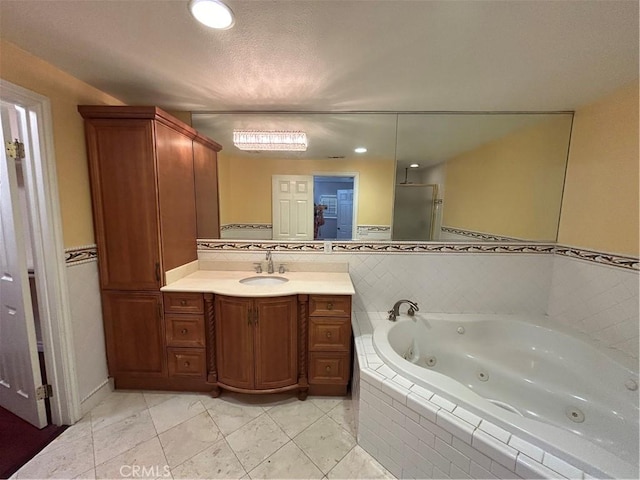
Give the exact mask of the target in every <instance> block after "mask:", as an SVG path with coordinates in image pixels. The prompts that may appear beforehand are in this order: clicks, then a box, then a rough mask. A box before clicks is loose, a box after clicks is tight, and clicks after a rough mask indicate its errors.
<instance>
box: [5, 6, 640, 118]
mask: <svg viewBox="0 0 640 480" xmlns="http://www.w3.org/2000/svg"><path fill="white" fill-rule="evenodd" d="M227 3H228V5H229V6H230V7H231V8H232V9H233V11H234V13H235V16H236V24H235V26H234V27H233V28H232V29H230V30H226V31H215V30H210V29H207V28H206V27H203V26H201V25H199V24H197V23H196V22H195V21H194V20H193V19H192V17H191V15H190V14H189V12H188V10H187V1H186V0H169V1H162V0H128V1H118V0H104V1H77V0H76V1H72V0H47V1H36V0H22V1H8V0H1V1H0V32H1V33H0V35H1V36H2V37H3V38H5V39H7V40H9V41H11V42H13V43H15V44H17V45H19V46H21V47H22V48H24V49H25V50H27V51H30V52H32V53H34V54H35V55H37V56H39V57H41V58H44V59H45V60H47V61H49V62H51V63H53V64H54V65H57V66H58V67H60V68H61V69H63V70H65V71H67V72H69V73H71V74H72V75H74V76H76V77H78V78H80V79H82V80H84V81H86V82H88V83H89V84H92V85H94V86H96V87H98V88H100V89H101V90H104V91H106V92H109V93H111V94H112V95H114V96H116V97H118V98H120V99H121V100H123V101H125V102H127V103H130V104H153V105H160V106H163V107H165V108H169V109H176V110H294V111H309V110H317V111H344V110H387V111H400V110H409V111H416V110H423V111H424V110H428V111H433V110H445V111H460V110H465V111H487V110H488V111H496V110H499V111H506V110H511V111H520V110H535V111H545V110H572V109H575V108H577V107H579V106H581V105H583V104H586V103H588V102H590V101H592V100H594V99H596V98H598V97H600V96H602V95H604V94H606V93H608V92H610V91H612V90H614V89H616V88H618V87H619V86H622V85H624V84H626V83H629V82H631V81H633V80H634V79H635V78H637V77H638V1H637V0H633V1H621V0H613V1H602V0H580V1H569V0H556V1H538V0H533V1H526V0H519V1H517V0H505V1H499V0H498V1H491V0H487V1H475V0H474V1H462V0H460V1H455V0H453V1H452V0H433V1H428V0H425V1H403V0H386V1H379V0H369V1H353V0H340V1H332V0H308V1H291V0H244V1H241V0H228V2H227Z"/></svg>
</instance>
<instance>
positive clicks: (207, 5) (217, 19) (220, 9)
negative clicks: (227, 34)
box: [189, 0, 235, 30]
mask: <svg viewBox="0 0 640 480" xmlns="http://www.w3.org/2000/svg"><path fill="white" fill-rule="evenodd" d="M189 10H191V14H192V15H193V16H194V18H195V19H196V20H198V21H199V22H200V23H202V24H203V25H206V26H207V27H210V28H217V29H219V30H226V29H227V28H231V27H232V26H233V24H234V23H235V21H234V19H233V12H232V11H231V9H230V8H229V7H227V6H226V5H225V4H224V3H222V2H221V1H219V0H191V1H190V2H189Z"/></svg>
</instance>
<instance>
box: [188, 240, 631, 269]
mask: <svg viewBox="0 0 640 480" xmlns="http://www.w3.org/2000/svg"><path fill="white" fill-rule="evenodd" d="M325 243H330V244H331V253H451V254H463V253H481V254H492V253H496V254H510V253H520V254H522V253H527V254H554V253H555V254H557V255H563V256H567V257H571V258H578V259H581V260H586V261H589V262H593V263H597V264H599V265H608V266H611V267H619V268H624V269H627V270H636V271H637V270H640V263H639V259H638V257H631V256H623V255H616V254H611V253H606V252H597V251H594V250H585V249H580V248H575V247H567V246H564V245H557V244H555V243H532V242H517V243H516V242H512V241H509V242H477V243H471V242H391V241H349V242H335V241H330V242H323V241H310V242H299V241H292V242H286V241H277V240H262V241H255V240H233V241H231V240H219V239H200V240H198V250H200V251H220V250H224V251H228V252H232V251H238V252H251V251H264V250H281V251H291V252H305V251H306V252H312V253H313V252H316V253H317V252H324V251H325V250H324V245H325Z"/></svg>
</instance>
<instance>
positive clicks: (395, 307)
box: [387, 300, 420, 322]
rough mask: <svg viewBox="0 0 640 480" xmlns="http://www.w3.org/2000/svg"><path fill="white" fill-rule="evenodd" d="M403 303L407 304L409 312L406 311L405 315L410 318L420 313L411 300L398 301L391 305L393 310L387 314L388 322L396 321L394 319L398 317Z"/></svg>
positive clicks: (416, 305)
mask: <svg viewBox="0 0 640 480" xmlns="http://www.w3.org/2000/svg"><path fill="white" fill-rule="evenodd" d="M403 303H408V304H409V310H407V315H409V316H411V317H413V316H414V315H415V314H416V312H418V311H420V309H419V308H418V304H417V303H416V302H412V301H411V300H398V301H397V302H396V303H395V304H394V305H393V308H392V309H391V310H389V311H388V312H387V313H388V314H389V317H388V318H389V320H391V321H392V322H395V321H396V318H397V317H398V315H400V305H402V304H403Z"/></svg>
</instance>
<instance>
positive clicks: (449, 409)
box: [352, 312, 601, 479]
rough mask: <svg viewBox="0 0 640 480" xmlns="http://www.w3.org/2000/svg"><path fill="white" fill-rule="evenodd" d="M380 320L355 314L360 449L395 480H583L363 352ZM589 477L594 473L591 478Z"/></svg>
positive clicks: (552, 457) (557, 460) (553, 459)
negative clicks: (487, 479)
mask: <svg viewBox="0 0 640 480" xmlns="http://www.w3.org/2000/svg"><path fill="white" fill-rule="evenodd" d="M381 321H384V320H383V314H381V313H379V312H377V313H364V312H356V313H355V314H354V318H353V322H352V324H353V330H354V337H355V345H356V352H355V355H356V360H357V363H356V364H355V368H356V371H357V378H358V381H357V384H355V385H354V389H357V390H358V392H357V396H355V395H356V393H355V392H354V398H358V399H359V401H358V404H359V405H358V409H359V412H358V423H357V425H358V436H357V438H358V443H359V444H360V446H361V447H362V448H363V449H365V450H366V451H367V452H369V453H370V454H371V455H372V456H373V457H375V458H376V459H377V460H378V461H379V462H380V463H381V464H382V465H383V466H384V467H385V468H387V469H388V470H389V471H391V472H392V473H393V474H394V475H396V476H397V477H398V478H580V479H581V478H588V475H586V474H585V473H584V472H583V471H582V470H581V469H579V468H576V467H575V466H573V465H570V464H569V463H567V462H566V461H564V460H562V459H560V458H558V457H557V456H555V455H552V454H551V453H549V452H546V451H544V450H543V449H541V448H540V447H538V446H536V445H532V444H531V443H529V442H528V441H526V440H524V439H522V438H519V437H518V436H516V435H513V434H511V433H510V432H507V431H506V430H504V429H503V428H500V427H498V426H497V425H494V424H492V423H491V422H488V421H487V420H484V419H482V418H480V417H479V416H477V415H475V414H473V413H472V412H469V411H467V410H465V409H464V408H462V407H461V406H459V405H456V404H455V403H453V402H451V401H449V400H447V399H444V398H442V397H440V396H439V395H437V394H434V393H433V392H430V391H429V390H427V389H425V388H423V387H420V386H418V385H414V384H413V383H411V382H408V381H407V380H406V379H405V378H403V377H402V376H400V375H398V374H396V373H395V372H394V371H393V370H391V369H389V368H388V367H386V365H381V361H380V360H378V361H373V362H372V363H370V362H371V360H376V359H375V358H374V356H375V354H371V353H368V348H367V347H369V346H372V345H373V342H372V336H371V332H372V329H373V326H372V324H374V326H375V324H377V323H378V322H381ZM589 473H591V474H593V475H595V476H601V475H599V472H597V471H591V472H589Z"/></svg>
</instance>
